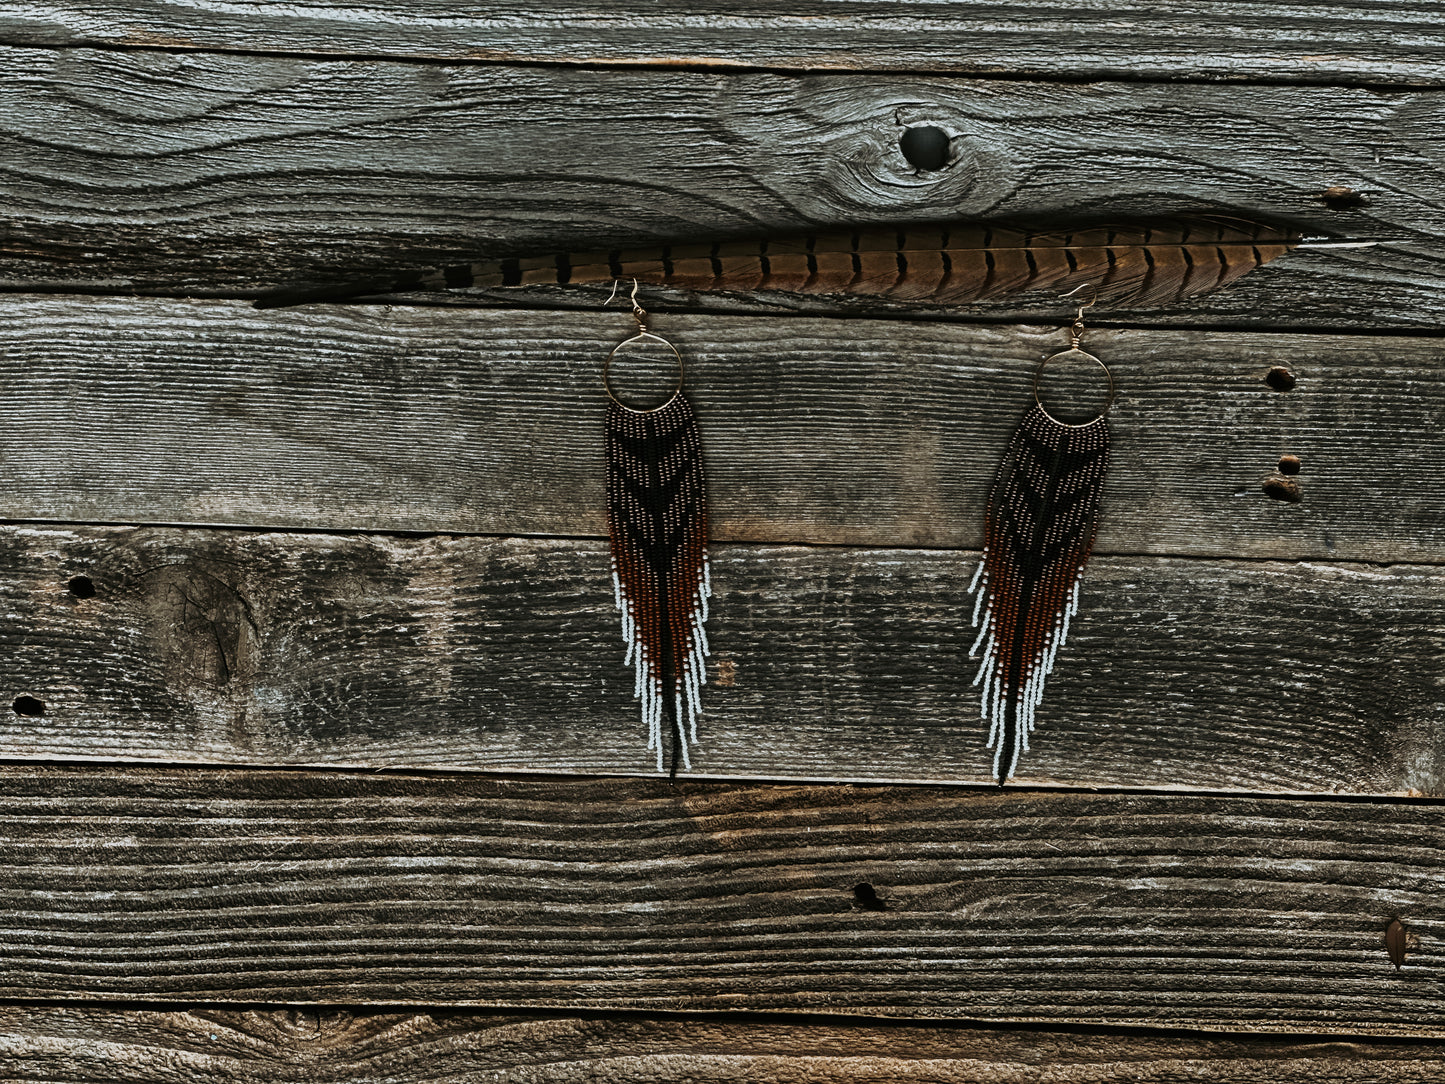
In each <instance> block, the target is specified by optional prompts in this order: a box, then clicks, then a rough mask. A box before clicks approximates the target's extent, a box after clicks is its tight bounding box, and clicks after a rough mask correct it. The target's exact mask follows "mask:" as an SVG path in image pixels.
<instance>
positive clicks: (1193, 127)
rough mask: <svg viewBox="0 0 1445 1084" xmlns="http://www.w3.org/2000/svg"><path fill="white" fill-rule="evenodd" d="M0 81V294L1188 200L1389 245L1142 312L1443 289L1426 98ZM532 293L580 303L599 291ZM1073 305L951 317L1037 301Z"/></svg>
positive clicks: (282, 80) (736, 80)
mask: <svg viewBox="0 0 1445 1084" xmlns="http://www.w3.org/2000/svg"><path fill="white" fill-rule="evenodd" d="M178 88H186V90H185V93H181V92H179V91H178ZM0 100H3V101H4V102H5V106H4V109H3V112H0V133H3V135H4V138H3V139H0V178H3V181H0V197H3V199H4V201H5V203H4V206H5V219H4V234H3V238H0V257H3V258H0V284H5V285H8V286H10V287H11V288H27V287H35V286H44V287H46V288H53V289H78V288H83V289H86V290H91V291H99V292H107V293H111V292H125V291H127V290H130V289H138V290H147V291H157V290H159V291H168V292H173V293H174V292H181V293H189V292H195V291H211V292H216V291H221V292H227V291H229V292H232V293H235V292H244V291H254V290H256V289H257V288H260V287H263V286H270V285H275V284H278V283H281V284H285V283H294V282H297V281H303V282H304V281H310V280H321V281H328V280H331V279H334V278H336V277H341V278H343V279H344V278H352V277H355V276H357V275H364V274H370V273H374V272H378V271H383V270H386V269H388V268H393V267H396V266H398V265H403V264H404V265H406V266H430V265H434V264H438V263H447V262H455V261H458V260H461V259H465V258H467V257H469V256H474V255H479V254H491V255H498V254H502V255H516V254H519V253H526V252H529V251H541V252H543V253H546V252H551V251H554V250H555V249H556V248H557V247H558V246H562V247H572V248H577V247H604V248H605V247H609V246H612V245H625V244H633V243H636V244H641V243H647V242H653V241H679V240H699V239H704V238H708V237H722V236H749V235H751V236H759V235H764V236H765V235H768V234H770V233H773V234H776V233H778V232H780V231H797V230H798V229H800V228H811V227H815V226H825V225H863V224H869V223H884V224H886V223H895V222H927V221H934V220H939V219H958V218H988V219H993V220H1001V219H1011V218H1012V219H1029V220H1043V219H1048V220H1051V221H1054V222H1066V223H1071V224H1072V223H1079V222H1082V221H1085V220H1087V221H1093V222H1097V221H1099V220H1101V219H1102V220H1106V221H1107V220H1111V219H1122V218H1128V217H1138V216H1146V215H1157V214H1171V213H1174V214H1178V213H1183V212H1212V213H1226V214H1234V215H1256V216H1264V217H1267V218H1272V219H1278V220H1281V221H1285V222H1290V223H1296V224H1299V225H1300V226H1302V227H1303V228H1305V229H1307V230H1308V231H1311V232H1320V233H1330V234H1347V235H1351V236H1365V237H1371V238H1381V239H1384V240H1385V241H1387V242H1389V243H1388V244H1385V245H1382V246H1381V247H1379V248H1375V249H1363V250H1346V251H1334V252H1315V253H1304V252H1301V253H1295V254H1292V255H1290V256H1289V257H1286V258H1284V259H1281V260H1279V261H1276V262H1275V263H1274V264H1272V265H1271V266H1269V267H1267V268H1264V269H1262V270H1260V271H1258V272H1256V273H1254V274H1252V275H1250V276H1249V277H1248V278H1246V279H1245V280H1244V281H1242V282H1241V283H1239V285H1238V286H1236V287H1234V288H1231V289H1229V290H1225V291H1221V292H1219V293H1217V294H1214V295H1211V296H1209V297H1206V298H1202V299H1199V300H1197V301H1192V302H1190V303H1189V304H1188V305H1187V306H1185V307H1182V308H1178V309H1159V310H1139V311H1135V312H1132V313H1130V314H1129V316H1128V319H1130V320H1135V321H1137V320H1140V319H1145V318H1147V319H1149V320H1152V321H1155V322H1174V323H1184V324H1192V325H1194V326H1215V327H1218V326H1221V325H1223V326H1251V327H1276V328H1278V327H1296V328H1302V329H1306V330H1312V331H1313V330H1318V329H1321V328H1328V327H1339V328H1352V329H1379V328H1391V327H1393V328H1400V327H1413V328H1426V329H1430V330H1431V331H1434V330H1435V329H1437V328H1438V325H1439V320H1438V313H1439V311H1440V309H1441V306H1442V300H1441V298H1442V284H1445V275H1442V272H1441V260H1440V252H1441V249H1440V244H1439V240H1438V239H1439V237H1440V236H1441V235H1442V233H1445V212H1442V210H1441V204H1440V202H1439V201H1438V200H1437V199H1436V198H1435V197H1434V195H1433V194H1434V193H1437V192H1439V191H1441V190H1442V188H1445V177H1442V163H1441V161H1440V160H1439V158H1438V157H1437V156H1435V155H1433V154H1432V153H1431V152H1430V150H1429V148H1431V147H1433V146H1434V145H1435V143H1434V141H1435V132H1436V128H1437V120H1438V113H1439V106H1438V100H1439V99H1438V96H1437V94H1436V92H1433V91H1401V92H1395V93H1381V92H1377V91H1372V90H1364V89H1349V88H1340V87H1325V88H1308V87H1298V86H1268V85H1241V86H1215V85H1207V84H1178V85H1170V84H1159V83H1147V82H1113V83H1107V82H1106V83H1091V84H1085V85H1069V84H1057V83H1044V82H1028V81H1017V80H1007V79H1002V80H1001V79H985V80H964V79H943V78H928V77H923V76H909V77H904V78H900V77H899V76H896V75H889V76H884V75H878V76H872V75H810V76H801V77H798V76H785V75H775V74H737V75H725V74H716V73H696V72H678V71H671V70H667V71H659V70H647V71H607V72H598V71H584V70H574V69H567V68H552V67H498V66H487V65H481V66H479V65H438V64H417V63H402V62H395V61H381V60H348V61H325V60H315V59H306V58H297V57H256V56H245V55H218V54H213V53H194V52H181V53H172V52H149V51H145V50H141V51H125V52H113V51H99V50H87V49H61V50H54V49H37V48H14V47H12V48H0ZM919 124H928V125H936V126H938V127H940V128H942V129H944V130H945V131H946V132H948V133H949V134H950V135H951V137H952V151H951V153H952V162H951V164H950V165H949V167H948V168H946V169H943V170H938V171H934V172H920V171H918V170H916V169H914V167H912V166H911V165H909V163H908V162H907V161H906V160H905V158H904V157H903V155H902V153H901V151H900V149H899V139H900V136H901V134H902V132H903V131H904V130H905V129H906V128H907V127H909V126H911V125H919ZM1339 191H1343V192H1345V193H1346V194H1345V195H1344V196H1339V195H1331V193H1337V192H1339ZM530 293H531V295H532V296H533V298H534V303H535V304H541V305H556V304H559V303H570V304H573V305H576V304H579V303H581V304H584V305H586V306H587V307H589V308H590V307H593V306H596V305H598V304H599V303H600V301H601V297H602V296H603V295H601V294H597V293H596V292H593V293H592V294H579V293H578V292H577V291H576V290H569V291H565V292H564V293H563V294H562V295H561V298H559V296H558V294H557V292H556V291H555V290H553V291H552V292H550V293H548V292H545V291H530ZM563 299H565V300H563ZM674 302H675V303H677V304H693V303H704V304H707V305H709V306H717V307H726V306H728V305H734V306H741V307H742V308H745V309H749V310H751V311H759V310H760V309H765V308H766V306H769V305H773V306H782V307H783V308H801V309H806V310H809V311H817V312H834V313H837V312H852V313H859V312H865V311H866V312H870V313H872V314H875V315H876V314H878V313H880V312H884V311H901V310H903V309H904V308H906V305H905V303H903V302H894V303H893V304H892V305H890V306H881V305H878V304H876V303H875V304H871V305H870V304H868V303H860V302H858V301H856V300H855V301H854V302H852V303H846V302H845V303H830V302H828V301H826V300H807V301H798V300H796V299H792V298H790V297H789V296H788V295H782V294H777V295H771V296H769V297H761V296H758V297H748V296H745V297H743V298H741V299H735V300H733V301H731V302H730V301H729V300H728V299H726V298H707V299H701V300H699V301H694V300H693V299H689V298H687V297H686V296H682V297H677V298H675V299H674ZM1059 307H1060V306H1059V303H1058V302H1057V301H1056V300H1054V299H1050V298H1043V299H1037V298H1035V299H1029V300H1025V301H1022V302H1020V301H1016V300H1015V301H1000V302H996V303H994V304H991V305H987V306H975V307H972V308H970V309H969V310H968V312H969V314H970V315H972V316H983V315H987V316H992V317H994V318H1000V319H1002V318H1008V319H1017V318H1020V317H1021V316H1022V317H1027V318H1035V319H1055V318H1057V315H1058V312H1059ZM909 311H913V312H917V311H918V310H917V309H916V308H913V309H911V310H909Z"/></svg>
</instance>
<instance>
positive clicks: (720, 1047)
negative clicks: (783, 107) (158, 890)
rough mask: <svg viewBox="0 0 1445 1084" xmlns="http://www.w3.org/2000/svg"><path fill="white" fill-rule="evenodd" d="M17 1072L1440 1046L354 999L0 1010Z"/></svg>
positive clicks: (1333, 1081) (335, 1070) (808, 1075)
mask: <svg viewBox="0 0 1445 1084" xmlns="http://www.w3.org/2000/svg"><path fill="white" fill-rule="evenodd" d="M0 1072H4V1073H5V1078H6V1079H7V1080H10V1081H14V1082H16V1084H22V1082H23V1084H29V1082H31V1081H35V1082H42V1081H43V1082H44V1084H113V1082H114V1081H115V1080H116V1079H117V1076H118V1075H120V1074H122V1073H123V1074H125V1078H126V1079H129V1080H164V1081H168V1082H175V1084H188V1082H193V1081H194V1082H205V1084H210V1082H212V1081H214V1080H216V1079H218V1078H220V1079H224V1080H226V1081H228V1082H233V1084H362V1082H373V1081H379V1080H385V1081H388V1082H389V1084H481V1082H486V1084H494V1082H495V1084H501V1082H503V1081H507V1080H516V1079H519V1078H521V1079H525V1080H527V1081H528V1082H535V1084H580V1082H582V1081H587V1082H589V1084H657V1082H658V1081H664V1080H687V1081H699V1082H701V1081H706V1082H718V1084H722V1082H733V1081H767V1082H768V1084H818V1082H819V1081H829V1082H837V1084H895V1082H896V1081H899V1080H919V1081H929V1082H931V1084H974V1082H984V1081H987V1082H989V1084H1036V1082H1037V1081H1039V1080H1041V1079H1042V1080H1051V1079H1052V1080H1066V1081H1069V1082H1070V1084H1115V1082H1127V1084H1176V1082H1177V1081H1180V1080H1185V1079H1187V1080H1191V1081H1230V1082H1233V1081H1239V1080H1269V1081H1271V1082H1273V1084H1315V1082H1328V1084H1355V1082H1359V1084H1366V1082H1369V1084H1376V1082H1379V1081H1386V1080H1387V1081H1391V1082H1392V1084H1412V1082H1419V1084H1434V1082H1435V1081H1438V1080H1439V1079H1440V1078H1441V1077H1442V1076H1445V1045H1442V1044H1441V1043H1440V1042H1437V1041H1430V1040H1414V1041H1411V1040H1402V1039H1363V1038H1359V1037H1353V1038H1351V1039H1349V1040H1336V1041H1333V1042H1330V1041H1316V1040H1310V1039H1297V1038H1287V1037H1276V1036H1264V1035H1251V1036H1234V1037H1228V1038H1221V1037H1213V1036H1178V1035H1175V1036H1163V1035H1149V1034H1138V1033H1128V1032H1122V1033H1120V1032H1115V1033H1103V1034H1099V1033H1089V1032H1084V1031H1044V1030H1032V1029H1023V1028H1018V1029H1003V1028H962V1027H952V1026H931V1027H920V1026H917V1025H911V1024H904V1023H881V1022H877V1021H871V1022H868V1023H853V1024H849V1023H833V1022H828V1021H820V1020H813V1021H810V1022H808V1023H794V1022H789V1021H787V1020H780V1019H770V1020H758V1019H737V1018H729V1017H726V1016H724V1017H718V1016H716V1015H702V1014H694V1015H691V1016H687V1017H646V1016H625V1017H624V1016H612V1017H600V1016H596V1015H587V1016H549V1017H529V1016H520V1015H498V1014H495V1013H490V1014H489V1013H483V1012H476V1011H471V1012H469V1011H466V1010H451V1011H446V1012H398V1011H389V1012H388V1011H370V1012H365V1011H363V1012H357V1011H352V1010H346V1009H333V1008H293V1009H253V1010H236V1009H226V1008H209V1007H208V1008H192V1009H190V1010H188V1011H187V1010H182V1009H173V1010H165V1009H137V1010H124V1009H113V1008H91V1007H86V1006H83V1005H57V1006H32V1005H24V1004H13V1005H6V1006H3V1007H0Z"/></svg>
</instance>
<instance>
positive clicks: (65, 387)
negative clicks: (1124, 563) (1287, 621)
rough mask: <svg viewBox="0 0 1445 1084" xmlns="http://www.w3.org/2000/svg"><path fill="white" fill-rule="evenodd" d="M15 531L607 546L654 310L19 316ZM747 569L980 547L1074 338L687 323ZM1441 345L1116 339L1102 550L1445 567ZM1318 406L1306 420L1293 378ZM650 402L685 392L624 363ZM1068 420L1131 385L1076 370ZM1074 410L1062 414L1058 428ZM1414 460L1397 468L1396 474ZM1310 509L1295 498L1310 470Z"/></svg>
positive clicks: (12, 377)
mask: <svg viewBox="0 0 1445 1084" xmlns="http://www.w3.org/2000/svg"><path fill="white" fill-rule="evenodd" d="M6 313H7V318H6V320H5V321H4V322H3V324H0V350H3V355H0V371H3V373H4V380H5V386H6V388H7V389H8V391H9V395H8V396H7V397H6V398H5V400H4V402H3V404H0V425H3V428H4V431H5V433H6V434H7V440H8V442H9V443H8V447H7V450H6V454H5V455H4V456H3V457H0V488H3V492H4V494H5V503H4V508H3V514H4V516H5V518H7V519H9V520H12V521H17V520H18V521H36V520H44V521H61V522H81V523H86V522H89V523H97V522H98V523H110V522H124V523H137V522H150V523H175V524H230V525H236V526H277V527H305V528H320V529H328V530H358V529H365V530H387V531H445V532H479V533H487V534H498V535H553V536H559V535H560V536H601V535H605V533H606V530H605V524H604V512H603V506H602V505H603V485H602V474H603V457H602V450H601V443H602V437H601V415H602V407H603V404H604V402H605V400H604V398H603V395H602V388H601V382H600V373H601V367H602V360H603V358H604V357H605V355H606V353H607V351H608V350H609V349H611V347H612V346H613V345H614V344H616V343H617V342H619V341H621V339H622V338H624V337H625V336H626V335H628V334H630V333H631V330H632V319H631V317H630V316H628V315H627V314H626V313H625V311H621V310H620V309H614V310H613V311H597V312H588V313H571V312H561V313H559V312H527V311H516V310H510V311H477V310H457V309H417V308H390V309H387V308H382V307H377V306H352V307H347V308H336V307H334V306H333V307H325V306H323V307H319V308H315V309H306V310H280V311H268V312H258V311H255V310H253V309H251V308H249V307H248V306H246V305H245V304H244V303H243V302H226V301H206V302H202V301H167V300H159V299H151V300H144V301H137V300H134V299H123V298H93V299H92V298H47V297H37V296H30V297H17V298H14V299H12V300H11V301H10V302H8V303H7V306H6ZM655 327H656V329H657V330H658V331H660V332H662V333H663V334H665V335H668V336H670V337H671V338H672V339H673V340H674V341H675V342H676V343H677V344H678V346H679V348H680V349H681V350H683V351H684V353H685V354H686V357H687V364H688V369H687V377H688V379H687V388H688V394H689V396H690V397H691V399H692V401H693V403H694V404H695V406H696V408H697V410H698V413H699V416H700V419H701V425H702V430H703V440H704V448H705V453H706V461H707V470H708V478H709V488H710V497H711V508H712V535H713V537H714V538H715V539H717V540H719V541H728V540H739V541H752V542H795V543H827V544H845V545H884V546H927V547H935V546H942V547H972V548H977V547H979V546H981V545H982V541H983V539H982V527H983V505H984V501H985V500H986V497H987V493H988V490H989V486H990V484H991V480H992V478H993V475H994V472H995V471H996V470H997V464H998V462H999V458H1000V456H1001V455H1002V451H1003V446H1004V443H1005V441H1006V440H1007V439H1008V435H1009V433H1010V432H1011V431H1012V429H1013V427H1014V426H1015V425H1016V424H1017V422H1018V419H1019V417H1020V416H1021V415H1022V413H1023V411H1024V409H1025V406H1026V405H1028V404H1030V403H1032V395H1031V390H1030V389H1031V386H1032V380H1033V373H1034V370H1035V367H1036V366H1037V364H1038V361H1039V359H1040V358H1042V357H1043V356H1045V355H1046V354H1048V353H1051V352H1053V351H1056V350H1060V349H1063V348H1064V346H1065V345H1066V341H1065V336H1064V334H1063V333H1062V331H1060V330H1058V329H1057V328H1043V327H1022V328H1020V327H995V326H977V325H938V324H930V323H917V322H909V321H901V320H866V321H837V320H824V319H819V318H807V319H800V318H796V317H776V316H775V317H772V318H769V319H759V318H756V317H704V316H667V317H658V318H657V320H656V322H655ZM1439 343H1440V341H1439V340H1438V339H1434V338H1428V337H1400V336H1346V335H1333V336H1332V335H1312V336H1300V335H1282V334H1267V335H1266V334H1260V333H1256V332H1234V333H1230V332H1186V331H1178V330H1174V331H1143V330H1137V329H1128V330H1119V331H1108V330H1099V331H1094V332H1090V333H1089V335H1088V337H1087V345H1088V346H1089V347H1090V348H1091V349H1093V350H1094V351H1096V352H1097V353H1098V354H1099V356H1100V357H1102V358H1105V359H1107V361H1108V363H1109V365H1110V367H1111V369H1112V371H1113V374H1114V377H1115V380H1116V384H1117V388H1118V393H1119V397H1118V400H1117V402H1116V404H1115V406H1114V409H1113V411H1112V413H1111V414H1110V419H1109V421H1110V426H1111V428H1112V432H1113V434H1114V465H1113V467H1112V469H1111V472H1110V474H1109V477H1108V481H1107V484H1106V489H1105V494H1104V500H1105V509H1104V514H1103V520H1102V525H1101V533H1100V537H1099V550H1100V551H1101V552H1105V553H1127V554H1168V555H1182V556H1196V557H1214V558H1292V559H1299V558H1310V559H1320V560H1329V561H1337V560H1341V559H1343V560H1364V561H1376V562H1395V561H1425V562H1441V561H1445V494H1442V493H1441V491H1440V489H1439V487H1438V486H1435V485H1433V484H1431V483H1430V479H1431V478H1433V477H1434V476H1435V475H1436V474H1437V473H1438V468H1439V464H1440V463H1442V462H1445V437H1442V426H1441V422H1442V420H1445V381H1442V379H1441V377H1440V372H1441V370H1440V361H1439V353H1440V347H1439ZM1281 362H1283V363H1286V364H1287V365H1289V366H1290V367H1291V368H1292V371H1293V372H1294V373H1295V375H1296V377H1297V379H1298V383H1297V384H1296V386H1295V388H1294V390H1293V391H1290V392H1278V391H1275V390H1274V389H1273V388H1271V387H1270V386H1269V385H1268V384H1267V383H1266V382H1265V376H1266V374H1267V372H1268V370H1269V369H1270V368H1271V367H1272V366H1274V365H1276V364H1278V363H1281ZM618 370H619V371H618V373H617V376H618V384H619V388H620V389H626V388H633V389H634V390H637V389H641V388H644V387H645V386H646V384H645V381H646V379H651V380H652V382H653V384H654V385H657V386H660V387H663V388H670V387H671V382H672V380H673V379H674V375H675V370H674V369H673V367H672V363H671V358H668V359H667V361H666V362H663V361H661V360H647V359H644V358H640V357H637V358H629V357H624V358H623V359H622V360H621V361H619V363H618ZM1048 376H1049V380H1048V382H1047V383H1046V384H1045V392H1046V394H1048V395H1050V396H1051V397H1052V396H1054V395H1056V394H1063V395H1064V397H1065V398H1066V397H1067V393H1069V392H1077V397H1078V399H1079V401H1080V402H1081V403H1087V404H1089V405H1091V406H1092V405H1096V403H1097V402H1098V401H1100V400H1101V399H1102V388H1103V385H1102V383H1100V382H1099V380H1098V374H1097V373H1095V372H1093V371H1090V372H1089V373H1087V374H1086V375H1085V378H1084V379H1079V380H1077V381H1076V380H1073V379H1071V375H1070V373H1068V372H1066V371H1056V370H1053V369H1051V370H1049V373H1048ZM1051 401H1053V402H1055V405H1056V406H1057V404H1058V400H1056V399H1052V398H1051ZM1385 449H1388V451H1385ZM1285 454H1292V455H1295V456H1297V457H1299V458H1300V459H1301V460H1302V463H1303V467H1302V470H1301V473H1300V474H1299V475H1298V477H1297V481H1298V483H1299V485H1300V489H1301V493H1302V494H1303V497H1304V499H1303V501H1302V502H1301V503H1299V504H1287V503H1283V502H1280V501H1277V500H1274V499H1271V498H1270V497H1268V496H1266V494H1265V492H1264V490H1263V489H1262V488H1261V483H1262V482H1263V480H1264V479H1265V478H1267V477H1268V476H1269V475H1270V473H1271V472H1272V471H1274V469H1275V467H1276V464H1277V463H1278V460H1279V458H1280V456H1281V455H1285Z"/></svg>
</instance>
